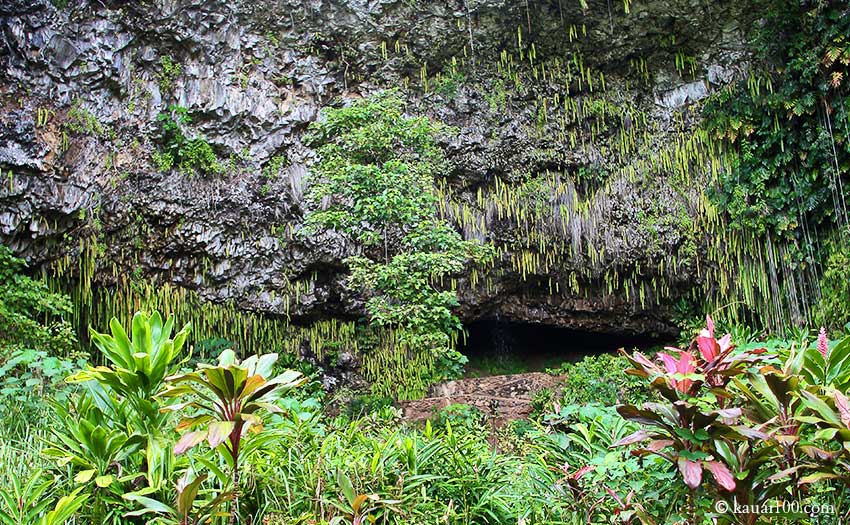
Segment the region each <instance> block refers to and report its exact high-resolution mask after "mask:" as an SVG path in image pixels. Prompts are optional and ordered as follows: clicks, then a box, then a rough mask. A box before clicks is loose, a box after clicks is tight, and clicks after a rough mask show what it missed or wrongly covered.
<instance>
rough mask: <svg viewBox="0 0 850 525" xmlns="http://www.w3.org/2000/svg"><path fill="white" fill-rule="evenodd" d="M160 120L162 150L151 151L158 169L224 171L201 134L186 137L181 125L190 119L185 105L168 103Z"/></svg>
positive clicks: (205, 173) (160, 115)
mask: <svg viewBox="0 0 850 525" xmlns="http://www.w3.org/2000/svg"><path fill="white" fill-rule="evenodd" d="M157 120H158V121H159V122H160V127H161V132H162V141H163V149H161V150H160V151H156V152H154V155H153V161H154V164H156V166H157V169H159V170H160V171H169V170H171V169H173V168H175V167H176V168H178V169H179V170H180V171H181V172H183V173H186V174H193V173H201V174H202V175H212V174H217V173H221V172H223V171H224V166H222V165H221V163H220V162H219V161H218V157H217V156H216V154H215V151H214V150H213V148H212V146H211V145H210V143H209V142H207V141H206V139H204V138H202V137H194V138H189V137H187V136H186V135H185V133H184V131H183V128H184V126H186V125H188V124H190V123H191V122H192V118H191V117H190V116H189V112H188V110H187V109H186V108H184V107H180V106H174V105H172V106H169V108H168V111H167V112H163V113H160V114H159V115H158V116H157Z"/></svg>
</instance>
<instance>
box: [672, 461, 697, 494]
mask: <svg viewBox="0 0 850 525" xmlns="http://www.w3.org/2000/svg"><path fill="white" fill-rule="evenodd" d="M678 463H679V472H681V473H682V478H683V479H684V480H685V485H687V486H688V487H690V488H692V489H695V488H697V487H699V484H700V483H701V482H702V465H700V464H699V463H697V462H696V461H691V460H689V459H685V458H683V457H680V458H679V461H678Z"/></svg>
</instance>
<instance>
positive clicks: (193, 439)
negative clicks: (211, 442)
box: [174, 432, 207, 456]
mask: <svg viewBox="0 0 850 525" xmlns="http://www.w3.org/2000/svg"><path fill="white" fill-rule="evenodd" d="M206 437H207V433H206V432H186V433H185V434H183V436H182V437H181V438H180V441H178V442H177V444H176V445H174V455H176V456H179V455H180V454H182V453H184V452H186V451H187V450H189V449H190V448H192V447H194V446H195V445H197V444H198V443H200V442H201V441H203V440H204V438H206Z"/></svg>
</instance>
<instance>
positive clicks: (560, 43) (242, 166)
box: [0, 0, 748, 334]
mask: <svg viewBox="0 0 850 525" xmlns="http://www.w3.org/2000/svg"><path fill="white" fill-rule="evenodd" d="M62 4H63V3H61V2H53V3H51V2H50V1H48V0H14V1H12V2H11V3H10V2H5V3H4V4H3V6H0V17H2V23H0V40H2V47H3V50H4V51H3V53H0V97H2V98H1V99H0V101H2V105H3V111H2V113H0V170H2V174H3V175H4V176H3V178H2V182H3V183H2V184H0V238H2V241H3V242H4V243H6V244H8V245H10V246H12V247H13V249H14V250H15V252H16V253H18V254H19V255H21V256H23V257H25V258H26V259H27V260H28V261H29V262H30V264H31V265H32V266H33V267H34V268H37V267H39V266H41V265H46V266H49V265H50V264H52V263H53V262H55V261H57V260H59V259H61V258H62V257H66V256H70V257H71V258H76V257H80V256H82V255H81V254H82V249H81V242H80V240H81V239H88V238H91V239H96V241H97V245H98V250H97V253H98V257H99V260H98V266H97V268H98V272H97V273H96V275H95V279H96V280H97V281H99V282H100V283H101V284H105V285H108V284H111V283H114V282H115V281H116V279H117V276H120V275H130V274H138V275H144V276H147V277H151V278H155V279H157V280H159V281H160V282H170V283H174V284H177V285H180V286H183V287H186V288H189V289H191V290H195V291H197V292H198V293H199V294H200V295H201V297H203V298H204V299H205V300H210V301H216V302H230V303H232V304H234V305H236V306H237V307H238V308H240V309H243V310H248V311H253V312H259V313H264V314H271V315H275V316H289V317H290V318H291V319H293V320H295V321H296V322H298V321H304V322H307V321H309V320H311V319H319V318H333V317H341V318H346V319H352V318H356V317H357V316H360V315H362V313H363V310H362V308H363V298H362V297H360V296H359V295H358V294H357V293H354V292H352V291H351V290H348V289H347V288H346V286H345V278H346V268H345V265H344V264H343V262H342V261H343V259H344V258H345V257H346V256H348V255H351V254H352V253H354V251H355V247H353V246H351V245H350V243H349V242H348V241H347V240H346V239H345V238H343V237H342V236H340V235H339V234H337V233H335V232H332V231H327V232H323V233H320V234H318V235H314V236H310V237H305V236H301V235H299V234H298V232H299V228H300V224H301V223H302V221H303V217H304V212H305V209H304V201H303V195H304V191H305V185H306V184H307V180H308V178H309V175H308V174H309V170H310V165H311V163H312V162H314V160H315V152H314V151H312V150H311V149H310V148H309V147H308V146H307V145H306V144H305V141H304V136H305V133H306V132H307V128H308V126H309V124H310V122H312V121H314V120H315V119H317V118H318V116H319V112H320V109H321V108H322V107H324V106H326V105H329V104H334V105H339V104H343V103H345V101H346V100H351V99H354V98H359V97H363V96H368V95H369V94H370V93H373V92H375V91H378V90H381V89H387V88H394V87H400V86H402V87H403V86H408V89H405V90H403V93H404V95H405V96H406V97H408V102H409V105H408V110H409V111H410V112H411V113H414V114H427V115H429V116H431V117H433V118H436V119H439V120H441V121H444V122H446V123H447V124H449V125H451V126H453V127H454V128H455V130H456V133H454V134H452V135H451V136H448V137H445V138H444V139H443V144H442V145H443V146H444V149H445V151H446V154H447V156H448V159H449V161H450V163H451V170H450V173H449V174H448V175H447V182H448V185H449V187H450V188H451V189H452V194H453V198H454V199H456V202H460V203H467V204H468V205H470V206H471V207H472V208H474V209H475V212H476V213H477V214H478V215H477V216H476V217H477V219H476V220H478V221H479V222H486V224H487V233H486V234H481V233H480V232H477V231H472V230H471V229H470V230H469V231H466V230H464V233H465V235H466V236H467V237H476V236H481V237H483V238H484V240H488V241H493V242H499V243H502V245H504V246H506V247H507V252H506V253H504V254H503V257H502V259H501V260H500V262H499V264H498V265H497V268H496V269H495V270H494V271H492V272H490V282H489V283H488V284H487V285H486V286H485V285H483V284H479V285H477V286H472V285H470V283H469V282H466V281H465V280H463V279H462V280H461V282H460V283H459V290H460V300H461V304H460V306H459V308H458V311H459V313H460V315H461V317H462V318H463V320H464V321H472V320H476V319H492V318H497V317H498V318H501V319H507V320H514V321H524V322H533V323H542V324H549V325H557V326H564V327H571V328H576V329H583V330H591V331H597V332H610V333H624V334H628V333H654V334H669V333H672V332H673V331H675V326H674V324H673V322H672V315H673V314H672V309H671V304H672V301H663V304H662V302H656V303H653V302H652V301H650V302H649V303H646V304H641V303H640V302H639V301H638V300H637V299H636V292H635V290H630V291H626V290H625V289H616V290H609V289H607V288H606V283H605V275H606V272H609V271H610V270H611V269H612V268H614V267H616V268H618V269H619V268H621V269H623V270H622V271H624V272H625V271H629V272H636V274H637V275H641V276H642V277H641V278H645V279H646V280H647V281H648V280H652V279H656V278H657V279H658V280H664V282H665V283H666V286H668V287H669V288H670V289H672V290H673V291H674V292H673V294H672V295H675V294H676V290H681V292H682V293H685V292H686V291H687V290H688V289H689V287H691V286H693V283H694V282H695V280H696V279H698V277H697V274H696V270H695V269H693V268H689V267H688V266H687V265H685V266H684V267H683V268H682V269H681V270H680V271H678V272H675V273H671V272H669V271H668V272H662V271H660V270H656V269H657V268H659V261H661V260H662V259H663V258H665V257H669V254H671V253H674V252H676V251H677V250H680V248H681V247H682V246H683V245H684V244H685V243H687V242H689V240H688V239H687V231H686V228H684V227H683V226H682V224H681V223H677V222H675V221H669V220H657V218H659V217H662V218H663V217H670V216H672V217H679V216H685V217H686V216H687V215H688V213H690V212H691V211H692V210H691V207H692V200H691V199H692V197H693V192H691V191H690V190H689V189H688V188H681V187H678V186H677V185H676V184H675V183H672V182H669V181H667V180H664V179H663V178H660V179H659V180H657V181H649V182H646V181H644V182H643V183H640V184H638V183H635V182H634V181H629V180H628V179H625V178H624V179H622V180H620V179H616V180H609V181H607V182H606V185H605V189H604V190H600V187H601V186H600V185H595V184H596V183H594V182H593V180H595V179H593V177H595V176H598V177H599V178H601V177H604V176H605V175H606V174H609V173H611V172H613V171H614V167H615V166H617V167H622V166H627V165H628V163H629V162H630V161H631V159H630V158H621V156H620V155H619V154H617V153H616V152H615V151H612V150H611V148H610V146H609V145H606V144H610V143H611V142H610V141H609V142H604V141H603V140H602V139H600V137H613V136H616V134H617V133H620V131H622V130H625V131H628V130H629V129H631V128H632V127H633V126H636V125H637V117H634V118H633V117H631V116H630V115H625V116H621V117H620V120H619V122H617V123H615V124H614V125H613V127H607V128H606V127H600V128H599V131H594V130H595V129H596V128H594V126H598V127H599V126H601V124H594V123H593V122H594V121H591V120H589V119H588V120H587V121H585V122H583V123H582V122H579V123H573V124H570V125H568V126H567V128H566V130H565V128H563V127H562V125H561V124H560V123H559V122H557V121H556V119H551V120H547V119H546V118H544V117H542V116H541V115H542V112H543V111H544V110H543V109H541V103H540V101H541V100H543V98H541V97H551V99H552V100H555V99H554V94H555V93H556V92H557V93H559V98H558V100H559V101H563V100H564V98H562V97H561V95H564V96H566V95H565V94H564V87H563V86H561V87H557V86H555V85H554V84H553V82H550V81H547V80H546V79H547V77H546V72H545V69H544V70H543V72H542V76H540V74H541V73H540V72H539V70H537V71H538V73H534V74H532V68H533V67H536V65H535V64H534V63H533V62H534V61H533V59H531V60H530V63H529V64H527V65H526V66H521V65H520V64H517V65H516V67H517V68H520V67H525V68H526V69H527V71H526V77H525V78H528V79H534V78H537V80H535V81H534V83H533V84H529V85H525V86H522V87H517V86H515V85H514V84H512V80H511V78H510V77H509V76H508V75H507V74H506V73H505V72H504V71H505V67H506V66H505V65H504V64H502V65H500V64H499V61H500V56H501V53H502V52H503V51H506V52H507V51H509V52H511V53H514V54H515V53H517V52H518V49H519V48H520V47H522V49H523V50H524V51H523V53H524V54H523V56H524V57H525V60H526V62H529V59H528V56H527V54H528V53H529V52H530V51H529V50H530V49H531V48H530V47H529V42H531V43H533V44H534V53H535V56H539V57H549V58H551V57H560V59H561V60H562V63H563V64H566V63H568V61H570V60H574V61H575V63H576V64H578V58H577V57H578V56H579V55H578V54H580V55H581V57H582V66H581V67H582V68H585V67H586V68H592V69H593V70H594V71H596V72H597V73H595V74H596V75H597V76H598V74H599V73H600V72H601V73H602V74H603V75H602V76H604V78H605V83H606V84H607V86H606V87H605V91H604V93H605V95H604V97H602V96H601V95H599V92H600V91H599V90H600V86H597V88H596V89H597V95H594V96H591V93H589V92H588V90H587V86H583V87H582V90H583V91H582V93H583V95H582V97H583V98H581V97H580V98H579V99H577V100H578V104H588V106H587V107H586V108H585V109H583V110H582V111H585V110H587V111H590V110H591V109H590V106H589V105H590V104H591V102H593V103H597V102H598V101H599V100H602V101H603V102H605V103H606V104H609V105H610V106H611V107H613V108H616V107H626V106H627V105H629V106H630V107H631V106H633V107H634V108H635V110H636V111H637V110H639V111H640V112H642V113H643V114H644V115H647V116H648V118H649V121H650V125H651V126H650V127H651V128H652V129H653V130H654V131H653V133H654V135H652V137H651V138H650V139H649V142H648V143H647V144H645V145H644V146H645V147H647V148H649V149H653V148H658V147H661V146H663V144H665V141H668V140H671V139H670V138H669V136H670V135H671V134H670V133H669V131H670V126H671V121H672V115H673V112H674V111H684V112H685V114H686V117H687V118H690V119H694V118H695V117H694V116H693V114H689V113H688V109H689V108H690V107H692V106H693V105H694V104H697V103H698V102H699V101H700V100H702V99H703V98H704V97H705V96H707V95H709V94H710V93H711V92H712V91H713V90H715V89H717V88H719V87H720V86H722V85H724V84H725V83H728V82H730V81H732V80H733V79H735V78H737V77H739V76H740V75H741V74H742V73H743V72H744V71H745V70H746V58H747V53H746V50H745V49H744V46H743V44H742V41H743V38H744V37H743V34H742V29H741V28H743V27H746V26H747V23H748V20H747V18H746V17H747V9H746V5H745V4H746V2H731V1H725V2H715V3H712V4H711V5H705V3H704V2H697V1H696V0H676V1H672V2H670V1H668V2H660V1H647V2H641V3H639V4H638V3H635V4H634V5H632V11H631V12H630V13H629V14H626V13H625V12H624V11H623V9H622V6H618V7H617V9H615V10H611V9H610V4H609V3H606V2H602V1H589V2H587V4H588V6H587V9H584V10H583V9H582V8H581V6H580V3H579V2H525V3H524V2H514V1H508V0H473V1H470V0H466V1H460V0H447V1H444V2H403V1H390V0H385V1H374V2H360V1H328V0H309V1H302V0H256V1H252V2H243V1H237V2H225V1H219V0H214V1H208V2H197V1H190V0H167V1H166V0H161V1H155V2H131V3H126V2H118V1H110V0H102V1H91V2H90V1H87V0H80V1H78V2H67V5H64V6H62V7H57V6H61V5H62ZM673 37H675V38H673ZM671 41H675V42H677V44H676V45H675V46H674V45H672V44H669V42H671ZM677 53H684V54H687V56H688V57H690V59H691V61H689V62H688V64H689V68H688V71H687V72H684V71H678V70H677V69H678V68H677V61H676V54H677ZM517 56H518V55H517ZM453 60H454V61H455V62H454V63H458V62H460V63H462V66H460V69H459V71H460V73H456V74H452V73H450V71H449V70H450V69H451V66H450V65H451V64H452V63H453V62H452V61H453ZM641 61H644V62H646V63H649V64H651V65H652V67H653V73H652V75H646V76H645V77H643V76H641V74H640V73H639V72H638V73H636V71H638V70H639V68H640V66H639V65H636V64H640V63H643V62H641ZM690 64H692V67H691V66H690ZM636 68H637V69H636ZM438 72H442V73H441V76H440V78H439V79H438V78H437V77H436V73H438ZM550 74H551V72H550ZM423 75H424V77H425V78H430V79H431V82H432V83H434V82H436V84H434V85H431V86H430V87H429V88H428V89H425V87H424V86H422V85H418V84H417V82H418V79H419V78H420V77H423ZM535 75H537V77H535ZM446 78H449V80H446ZM640 79H643V80H640ZM559 90H560V91H559ZM567 91H569V90H567ZM594 97H595V98H594ZM174 106H179V107H184V108H186V110H187V113H188V115H189V116H190V117H191V124H189V125H187V128H186V132H187V134H189V135H190V136H197V137H203V138H204V139H205V140H207V141H208V142H209V144H210V145H211V146H212V148H213V150H214V151H215V153H216V155H217V157H218V159H219V161H220V163H221V164H222V166H223V168H224V169H223V171H222V173H219V174H209V175H203V174H199V173H185V172H180V171H179V170H167V171H161V170H160V169H158V167H157V165H156V163H155V162H154V160H153V159H154V154H155V152H157V151H158V148H159V147H160V143H159V142H158V141H160V139H161V137H160V135H159V131H158V130H159V123H158V119H157V116H158V115H159V114H160V113H162V112H168V111H169V108H170V107H174ZM609 111H613V110H609ZM688 115H690V116H688ZM694 122H695V121H694ZM694 122H691V124H689V125H695V124H694ZM570 126H572V127H570ZM576 130H578V131H580V132H581V133H582V135H581V136H582V139H581V140H579V141H577V142H576V143H575V144H573V143H572V142H571V141H570V139H569V138H568V137H569V135H570V133H571V132H573V137H575V136H576V135H575V132H576ZM594 134H595V135H594ZM606 140H607V139H606ZM633 155H634V156H635V157H639V156H640V155H641V153H640V152H634V154H633ZM588 173H589V174H591V175H593V174H596V175H593V177H590V179H588V180H590V181H591V182H589V183H587V182H582V181H581V180H579V179H580V177H585V176H587V175H586V174H588ZM552 174H558V175H557V178H558V180H560V181H566V182H565V183H564V184H565V185H566V187H568V189H567V190H564V191H563V192H562V193H563V195H567V194H569V195H574V196H575V197H576V198H577V199H578V198H580V199H585V200H586V201H587V202H588V203H589V204H588V206H587V208H588V209H589V210H590V211H589V213H587V214H586V216H583V217H582V219H581V220H580V221H579V220H576V221H574V222H573V223H571V224H570V225H569V226H568V227H567V226H563V225H561V226H559V225H558V220H557V216H558V213H561V212H560V211H559V210H563V209H566V208H568V207H569V206H570V204H569V202H567V201H566V200H563V199H565V197H564V198H563V199H562V200H558V199H559V198H560V197H559V198H555V197H546V195H545V191H543V196H542V197H538V198H537V200H535V201H534V203H533V204H531V203H526V204H523V206H527V207H528V208H529V209H530V208H531V207H532V206H538V207H544V208H545V210H550V211H551V213H549V212H546V213H544V214H543V215H544V216H547V217H550V218H551V221H550V222H547V223H536V224H530V225H517V224H515V223H512V222H511V221H510V220H508V219H505V218H504V217H503V216H501V217H500V212H499V211H498V210H497V208H496V207H495V206H494V205H491V204H484V205H483V206H481V205H479V204H478V203H477V202H476V199H477V195H479V193H481V192H483V194H484V195H495V194H496V193H495V192H496V187H497V183H496V180H497V179H498V180H499V181H501V182H500V183H503V184H507V185H509V186H512V187H520V186H522V185H524V184H527V185H528V184H529V183H530V182H535V181H540V180H543V179H545V178H546V177H550V178H554V176H553V175H552ZM530 186H531V185H530ZM530 186H529V187H530ZM523 187H524V186H523ZM553 195H554V194H553ZM545 210H544V211H545ZM547 213H548V215H547ZM449 215H451V214H449ZM449 218H451V219H458V218H457V217H451V216H450V217H449ZM461 222H462V221H460V220H459V219H458V220H457V226H458V228H461V229H463V228H464V226H462V224H461ZM528 228H531V229H536V230H537V231H544V230H546V235H547V236H548V237H547V239H549V241H550V242H551V244H552V245H553V246H554V245H558V246H561V247H562V248H559V249H563V250H565V251H566V249H567V248H569V247H571V246H572V247H574V248H575V250H574V251H575V252H576V254H575V256H574V257H571V258H561V259H560V260H559V262H558V263H557V264H552V265H551V266H548V267H545V268H544V266H545V265H543V264H538V265H537V267H536V268H535V269H534V270H533V271H531V272H528V273H526V272H523V271H520V270H519V269H518V268H519V266H518V263H516V262H513V263H512V262H511V261H512V260H514V261H516V260H519V259H521V257H522V256H523V254H522V253H521V252H523V251H528V250H537V251H538V252H546V251H547V250H548V249H549V248H547V246H542V248H541V247H540V246H537V247H530V248H529V247H524V248H521V249H520V248H518V246H520V245H522V244H523V242H524V241H523V240H524V239H527V238H529V233H528V232H529V230H528ZM548 230H551V231H548ZM591 248H592V250H591ZM587 253H593V254H598V255H594V256H588V255H580V254H587ZM538 255H540V254H538ZM542 257H543V258H544V259H545V253H544V255H542ZM539 258H540V257H538V259H539ZM577 273H580V274H581V276H582V277H581V279H582V280H583V282H582V290H583V292H581V293H575V292H571V291H570V290H568V289H566V285H565V284H566V283H569V282H571V280H572V279H573V277H572V276H573V275H574V274H577ZM293 283H302V284H303V286H302V285H298V292H297V293H295V292H292V289H293V286H294V285H293ZM553 283H557V284H558V287H557V289H556V285H555V284H553ZM561 283H564V286H563V287H561Z"/></svg>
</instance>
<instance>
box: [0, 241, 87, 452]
mask: <svg viewBox="0 0 850 525" xmlns="http://www.w3.org/2000/svg"><path fill="white" fill-rule="evenodd" d="M25 268H26V266H25V264H24V261H23V260H21V259H18V258H16V257H14V256H13V255H12V252H11V250H9V248H7V247H6V246H2V245H0V404H2V406H4V407H6V410H7V411H6V416H5V417H4V418H3V421H2V424H0V429H2V430H3V431H4V433H6V435H7V436H11V435H15V434H17V433H18V431H19V430H23V428H24V427H25V426H26V425H27V423H26V421H27V419H28V418H36V419H34V420H35V421H37V420H40V416H41V415H43V413H44V412H45V410H44V404H43V403H42V402H41V397H42V395H43V394H44V393H45V392H55V395H56V396H57V397H58V398H59V399H64V397H65V396H66V395H67V391H68V389H67V388H64V383H63V382H62V380H63V379H64V376H65V374H66V373H67V372H69V371H70V370H71V369H72V368H75V367H76V366H79V365H80V364H82V360H83V359H84V354H83V353H81V352H79V350H78V349H77V338H76V336H75V334H74V331H73V329H72V327H71V323H70V322H68V321H67V320H66V317H69V316H70V315H71V301H70V300H69V299H68V297H67V296H64V295H60V294H56V293H52V292H51V291H50V290H49V288H48V286H47V284H46V283H45V282H44V281H40V280H36V279H32V278H31V277H28V276H26V275H25V274H24V273H23V272H24V269H25Z"/></svg>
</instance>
